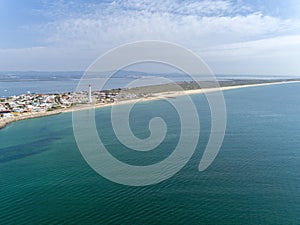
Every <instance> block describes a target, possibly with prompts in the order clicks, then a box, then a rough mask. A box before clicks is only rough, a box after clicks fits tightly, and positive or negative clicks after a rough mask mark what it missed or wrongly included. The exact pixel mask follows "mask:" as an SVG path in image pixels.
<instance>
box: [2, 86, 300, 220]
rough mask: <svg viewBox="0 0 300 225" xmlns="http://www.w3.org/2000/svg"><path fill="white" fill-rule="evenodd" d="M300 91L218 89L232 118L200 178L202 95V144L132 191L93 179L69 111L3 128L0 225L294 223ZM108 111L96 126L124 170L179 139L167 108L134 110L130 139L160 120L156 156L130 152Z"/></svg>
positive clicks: (202, 108) (298, 199) (299, 187)
mask: <svg viewBox="0 0 300 225" xmlns="http://www.w3.org/2000/svg"><path fill="white" fill-rule="evenodd" d="M299 90H300V84H284V85H273V86H265V87H252V88H245V89H239V90H230V91H226V92H224V95H225V100H226V104H227V112H228V124H227V131H226V135H225V139H224V143H223V146H222V148H221V151H220V153H219V155H218V156H217V158H216V160H215V161H214V162H213V164H212V165H211V166H210V167H209V168H208V169H207V170H206V171H204V172H201V173H200V172H198V164H199V161H200V159H201V156H202V153H203V149H204V147H205V145H206V143H207V140H208V136H209V129H210V125H209V124H210V117H209V109H208V106H207V103H206V101H205V98H204V97H203V96H201V95H195V96H193V99H194V102H195V104H196V105H197V108H198V111H199V115H200V121H201V137H200V141H199V144H198V147H197V150H196V151H195V154H194V155H193V157H192V159H191V160H190V161H189V163H188V164H187V165H186V166H185V167H184V168H183V169H182V170H181V171H180V172H178V173H177V174H176V175H175V176H174V177H172V178H170V179H168V180H166V181H163V182H162V183H159V184H157V185H152V186H146V187H130V186H124V185H119V184H115V183H113V182H111V181H109V180H106V179H105V178H102V177H101V176H99V175H98V174H97V173H95V172H94V171H93V170H92V169H91V168H90V167H89V166H88V165H87V163H86V162H85V161H84V160H83V158H82V157H81V154H80V152H79V150H78V148H77V146H76V143H75V139H74V136H73V133H72V123H71V114H60V115H57V116H51V117H46V118H38V119H33V120H27V121H19V122H17V123H13V124H10V125H9V126H8V127H6V128H5V129H3V130H1V131H0V224H49V223H50V224H63V223H66V224H74V223H77V224H299V221H300V176H299V171H300V95H299V94H300V93H299ZM109 115H110V108H104V109H99V110H97V113H96V121H97V126H98V129H99V132H100V135H102V136H101V137H102V139H103V142H104V143H106V145H107V146H108V148H109V149H110V150H111V153H112V154H113V155H114V156H115V157H117V158H119V159H120V160H123V161H125V162H127V163H131V164H136V165H142V164H145V165H146V164H151V163H155V162H158V161H160V160H162V159H164V158H165V157H167V156H168V154H170V152H171V149H172V147H174V146H175V145H176V143H177V138H178V134H179V128H178V127H179V126H180V124H179V122H178V115H177V114H176V112H175V111H174V109H173V108H172V107H171V106H170V105H168V104H167V103H166V102H164V101H156V102H147V103H141V104H139V105H138V106H136V108H135V109H134V111H133V112H132V120H131V125H132V128H133V130H134V133H135V134H136V135H137V136H139V137H141V138H143V137H147V135H149V131H148V130H147V129H146V128H147V127H148V121H149V118H151V117H153V116H162V117H164V118H165V119H166V123H167V125H168V128H169V130H168V133H167V136H166V140H165V142H164V143H163V145H162V146H161V147H160V148H158V149H157V151H156V152H149V153H136V152H131V151H130V150H129V149H126V148H125V147H124V146H121V144H120V143H119V142H118V141H117V139H116V138H115V136H114V134H113V132H112V130H111V125H110V121H109Z"/></svg>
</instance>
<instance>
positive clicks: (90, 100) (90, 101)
mask: <svg viewBox="0 0 300 225" xmlns="http://www.w3.org/2000/svg"><path fill="white" fill-rule="evenodd" d="M88 102H89V103H92V86H91V85H89V93H88Z"/></svg>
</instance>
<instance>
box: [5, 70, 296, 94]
mask: <svg viewBox="0 0 300 225" xmlns="http://www.w3.org/2000/svg"><path fill="white" fill-rule="evenodd" d="M83 74H84V72H82V71H73V72H72V71H71V72H36V71H28V72H0V97H9V96H12V95H21V94H25V93H29V92H30V93H63V92H72V91H75V90H76V87H77V85H78V82H79V80H80V79H81V77H82V76H83ZM104 74H107V72H103V73H97V74H95V78H97V79H100V80H101V79H102V81H104V79H103V77H104ZM155 77H163V78H167V79H170V80H171V81H174V82H178V81H191V78H190V77H188V76H187V75H185V74H183V73H180V72H178V73H163V74H157V73H145V72H137V71H126V70H120V71H118V72H117V73H116V74H114V75H113V76H112V77H111V79H110V80H109V81H108V82H107V83H106V85H105V87H104V88H105V89H112V88H123V87H125V86H126V85H128V84H129V83H130V82H132V81H134V80H136V79H139V78H147V79H148V82H149V84H151V79H154V78H155ZM216 77H217V79H218V80H228V79H288V78H295V77H286V76H284V77H283V76H261V75H260V76H255V75H216ZM203 79H204V80H205V77H203ZM91 83H92V84H93V80H91ZM144 83H145V85H147V80H146V81H145V82H144ZM93 88H97V87H93Z"/></svg>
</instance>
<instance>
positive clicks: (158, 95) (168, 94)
mask: <svg viewBox="0 0 300 225" xmlns="http://www.w3.org/2000/svg"><path fill="white" fill-rule="evenodd" d="M256 82H257V81H256ZM258 82H259V83H250V84H247V82H246V83H243V82H242V84H241V85H236V84H234V85H229V86H221V87H215V88H205V89H199V88H198V89H192V90H189V89H187V90H182V91H162V92H155V93H151V95H147V96H146V97H136V98H132V99H123V100H120V101H114V102H111V103H105V104H103V103H102V104H101V103H100V104H99V103H98V104H95V103H86V104H80V105H76V106H71V107H69V108H63V109H56V110H52V111H45V112H28V113H22V114H20V115H16V116H12V117H8V118H0V129H2V128H4V127H6V126H7V125H8V124H10V123H12V122H16V121H20V120H26V119H33V118H38V117H45V116H52V115H57V114H60V113H66V112H73V111H78V110H88V109H93V108H103V107H109V106H113V105H121V104H129V103H135V102H146V101H155V100H160V99H165V98H173V97H178V96H182V95H194V94H201V93H208V92H215V91H226V90H233V89H240V88H248V87H257V86H267V85H276V84H286V83H296V82H300V81H299V80H287V81H282V80H280V81H278V80H272V81H270V80H269V81H268V82H266V81H265V82H262V81H258ZM159 86H161V87H163V86H164V85H159ZM145 88H149V87H140V88H134V89H138V90H139V91H141V90H144V89H145Z"/></svg>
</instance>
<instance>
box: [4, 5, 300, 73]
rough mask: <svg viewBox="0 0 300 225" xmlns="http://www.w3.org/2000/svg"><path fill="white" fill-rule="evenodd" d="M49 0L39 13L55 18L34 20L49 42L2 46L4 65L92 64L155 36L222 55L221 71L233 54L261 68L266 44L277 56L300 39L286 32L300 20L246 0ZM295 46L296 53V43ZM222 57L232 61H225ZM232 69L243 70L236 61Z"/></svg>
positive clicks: (216, 58)
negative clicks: (266, 11)
mask: <svg viewBox="0 0 300 225" xmlns="http://www.w3.org/2000/svg"><path fill="white" fill-rule="evenodd" d="M50 3H51V4H50V6H49V2H48V3H47V4H48V8H49V7H50V8H49V9H48V10H47V11H45V12H40V13H45V14H46V15H47V16H48V17H49V18H51V21H52V22H49V23H47V24H43V25H40V26H38V27H35V29H39V30H40V32H42V33H46V34H48V35H47V36H48V37H47V39H46V42H47V43H48V46H45V47H43V48H30V49H16V50H5V51H4V50H2V51H0V66H1V68H5V69H6V68H11V67H10V66H11V64H12V62H11V61H9V60H14V62H13V63H14V64H16V66H17V68H20V69H21V68H22V69H25V68H27V69H29V70H30V69H31V67H30V66H32V65H34V66H33V68H32V69H37V68H40V67H42V68H45V70H47V65H48V70H58V69H70V68H73V70H74V69H85V68H86V67H87V66H88V65H89V64H90V63H91V62H92V61H93V58H94V57H97V56H98V55H100V54H103V53H104V52H105V51H106V50H109V49H110V48H113V47H116V46H118V45H120V44H124V43H127V42H132V41H139V40H149V39H156V40H163V41H171V42H175V43H179V44H181V45H183V46H186V47H188V48H190V49H191V50H193V51H196V52H198V53H200V54H201V53H202V51H201V50H203V49H204V50H205V52H204V53H205V54H203V56H204V57H205V58H207V60H209V61H210V62H218V63H214V65H218V66H217V69H216V70H217V71H218V72H222V71H223V68H224V71H225V72H226V73H230V68H229V69H228V68H227V67H228V65H229V64H228V61H230V60H231V61H234V60H237V61H236V62H238V63H239V67H241V69H240V70H239V71H238V72H239V73H241V72H243V71H244V73H256V72H259V71H264V70H263V67H264V65H261V63H260V62H259V60H257V59H258V58H259V57H260V55H256V57H255V54H258V53H260V52H262V51H263V55H264V56H265V57H264V61H266V60H269V62H270V63H271V62H273V61H274V62H275V61H276V60H277V61H278V59H279V58H282V56H281V55H278V54H277V53H278V52H279V50H278V49H281V50H282V51H288V52H289V53H288V54H292V53H291V52H292V50H293V46H298V43H295V42H290V39H289V38H281V36H287V35H292V34H294V35H297V34H298V33H300V32H299V31H300V30H299V25H298V24H300V23H299V21H296V20H291V19H281V18H276V17H272V16H268V15H263V14H262V13H259V12H256V11H255V10H254V9H252V8H250V7H249V6H247V5H244V4H241V3H239V1H237V2H235V3H233V2H232V1H229V0H216V1H208V0H204V1H193V0H188V1H173V0H166V1H154V0H124V1H121V0H118V1H114V2H102V3H98V4H91V3H89V4H85V5H77V4H75V3H74V2H72V1H67V2H65V1H59V2H58V3H52V2H50ZM289 37H292V36H289ZM293 37H298V36H293ZM272 38H273V39H272ZM280 38H281V39H280ZM272 40H276V43H275V44H272V43H273V41H272ZM278 40H280V41H278ZM286 43H291V44H289V47H288V49H287V48H284V47H281V46H284V45H286ZM216 46H217V47H216ZM267 46H269V47H268V48H267ZM250 53H251V54H252V55H253V57H255V59H256V60H254V61H253V62H256V63H257V65H258V67H257V68H254V67H253V66H251V68H250V67H249V66H248V64H249V59H247V57H246V56H248V55H249V54H250ZM293 54H297V53H296V52H295V51H294V52H293ZM7 55H8V56H9V57H7ZM267 55H269V56H270V57H266V56H267ZM23 56H27V59H26V60H25V61H22V60H21V59H22V58H24V57H23ZM271 56H273V57H271ZM18 58H19V60H21V61H20V62H18V61H17V59H18ZM205 58H204V59H205ZM222 58H224V59H223V60H222ZM266 58H268V59H266ZM242 59H243V60H242ZM222 61H224V62H227V64H226V65H225V64H224V65H222ZM26 62H27V63H26ZM62 62H64V63H62ZM39 63H41V64H39ZM72 64H73V67H72ZM20 65H22V66H20ZM43 65H44V66H43ZM18 66H19V67H18ZM225 68H226V69H225ZM235 68H236V67H235ZM243 68H244V70H243ZM282 68H284V67H282ZM277 69H278V68H277ZM289 69H290V68H289ZM282 70H284V69H282ZM232 71H233V72H234V71H236V70H235V69H234V68H232ZM295 71H298V70H297V69H295V70H294V72H295ZM269 72H270V73H271V72H272V73H276V70H275V69H274V70H272V69H270V71H269ZM290 72H291V71H290ZM290 72H289V73H290Z"/></svg>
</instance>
